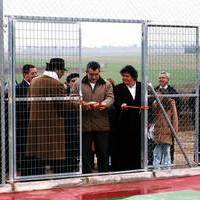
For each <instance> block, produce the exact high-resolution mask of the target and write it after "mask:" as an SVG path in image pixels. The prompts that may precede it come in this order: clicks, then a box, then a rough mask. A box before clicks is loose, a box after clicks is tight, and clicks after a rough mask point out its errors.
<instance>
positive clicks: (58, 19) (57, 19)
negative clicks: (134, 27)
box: [5, 15, 150, 24]
mask: <svg viewBox="0 0 200 200" xmlns="http://www.w3.org/2000/svg"><path fill="white" fill-rule="evenodd" d="M5 17H8V18H12V19H16V20H23V21H30V20H31V21H33V20H36V21H43V22H44V21H48V22H70V23H76V22H106V23H136V24H138V23H139V24H141V23H144V22H148V21H146V20H134V19H109V18H79V17H43V16H17V15H6V16H5ZM149 22H150V21H149Z"/></svg>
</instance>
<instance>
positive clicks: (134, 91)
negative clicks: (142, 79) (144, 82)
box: [127, 83, 136, 100]
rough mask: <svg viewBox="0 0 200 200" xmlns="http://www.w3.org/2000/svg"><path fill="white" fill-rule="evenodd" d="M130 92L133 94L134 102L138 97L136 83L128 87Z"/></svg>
mask: <svg viewBox="0 0 200 200" xmlns="http://www.w3.org/2000/svg"><path fill="white" fill-rule="evenodd" d="M127 88H128V90H129V92H130V93H131V96H132V97H133V100H135V95H136V83H135V85H133V86H132V87H130V86H127Z"/></svg>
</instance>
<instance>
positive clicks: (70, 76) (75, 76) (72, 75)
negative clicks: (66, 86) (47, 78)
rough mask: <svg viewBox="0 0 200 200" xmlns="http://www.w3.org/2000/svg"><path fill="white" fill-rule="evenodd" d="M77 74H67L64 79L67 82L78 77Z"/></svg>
mask: <svg viewBox="0 0 200 200" xmlns="http://www.w3.org/2000/svg"><path fill="white" fill-rule="evenodd" d="M78 77H79V74H78V73H72V74H70V75H69V76H67V78H66V81H67V83H69V82H70V81H71V80H72V79H73V78H78Z"/></svg>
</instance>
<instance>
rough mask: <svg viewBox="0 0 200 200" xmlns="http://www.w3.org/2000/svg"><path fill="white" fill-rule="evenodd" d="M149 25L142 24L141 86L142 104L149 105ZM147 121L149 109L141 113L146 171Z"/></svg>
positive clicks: (143, 160)
mask: <svg viewBox="0 0 200 200" xmlns="http://www.w3.org/2000/svg"><path fill="white" fill-rule="evenodd" d="M147 32H148V26H147V23H146V22H145V23H143V24H142V87H141V98H142V99H141V102H142V105H144V106H147V105H148V91H147V82H148V39H147ZM147 123H148V111H147V110H145V109H144V110H143V112H142V115H141V130H142V131H141V136H142V137H141V147H142V149H141V152H142V154H141V156H142V158H141V161H142V163H141V164H142V167H143V168H144V170H145V171H147V169H148V145H147V144H148V140H147Z"/></svg>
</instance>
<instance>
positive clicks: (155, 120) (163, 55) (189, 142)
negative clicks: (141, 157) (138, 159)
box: [148, 25, 199, 168]
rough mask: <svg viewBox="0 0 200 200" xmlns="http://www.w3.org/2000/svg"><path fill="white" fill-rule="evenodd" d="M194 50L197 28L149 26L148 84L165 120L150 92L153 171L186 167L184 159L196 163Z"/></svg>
mask: <svg viewBox="0 0 200 200" xmlns="http://www.w3.org/2000/svg"><path fill="white" fill-rule="evenodd" d="M197 47H198V27H187V26H186V27H185V26H162V25H161V26H156V25H149V26H148V65H149V82H151V83H152V84H153V87H154V88H155V91H156V93H157V95H158V97H159V99H160V102H161V104H162V106H163V107H164V110H165V112H166V114H167V118H168V119H167V118H166V117H165V116H164V113H163V111H162V109H161V106H160V105H159V103H158V101H156V100H155V95H153V93H152V90H150V91H149V105H150V110H149V113H148V130H149V131H148V133H149V134H148V137H149V140H148V147H149V149H148V164H149V165H150V166H151V165H154V167H155V168H157V167H158V168H159V167H160V165H165V167H164V168H166V166H167V165H168V166H171V165H172V164H174V165H178V164H185V163H186V160H187V158H188V159H189V161H190V162H193V161H194V160H195V161H197V157H196V159H195V155H196V150H197V149H198V147H197V146H198V143H197V140H198V138H197V134H196V133H198V120H196V119H197V118H196V116H197V114H198V110H199V108H198V102H197V101H198V99H197V98H196V97H197V96H198V90H196V88H198V82H197V81H198V76H199V69H198V67H199V66H198V52H197ZM168 121H170V123H171V125H172V126H173V128H174V131H175V135H174V134H173V131H172V130H171V129H170V125H169V122H168ZM176 136H177V138H176ZM177 142H178V143H179V142H180V144H178V143H177ZM180 146H181V147H182V150H184V152H183V151H182V150H181V148H180ZM184 154H185V155H186V156H184ZM186 157H187V158H186ZM185 159H186V160H185Z"/></svg>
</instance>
